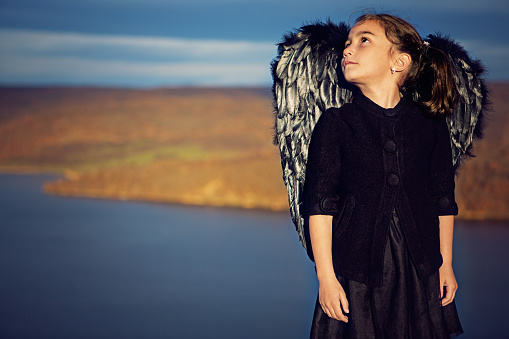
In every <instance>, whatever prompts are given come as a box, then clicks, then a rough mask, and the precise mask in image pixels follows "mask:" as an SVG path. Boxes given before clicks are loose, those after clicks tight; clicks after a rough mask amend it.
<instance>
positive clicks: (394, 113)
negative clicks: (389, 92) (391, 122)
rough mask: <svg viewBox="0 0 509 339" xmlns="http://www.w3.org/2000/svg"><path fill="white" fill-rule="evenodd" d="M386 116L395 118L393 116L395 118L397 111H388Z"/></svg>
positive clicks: (385, 113) (385, 112)
mask: <svg viewBox="0 0 509 339" xmlns="http://www.w3.org/2000/svg"><path fill="white" fill-rule="evenodd" d="M384 115H385V116H386V117H393V116H395V115H396V110H395V109H386V110H385V111H384Z"/></svg>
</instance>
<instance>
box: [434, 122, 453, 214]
mask: <svg viewBox="0 0 509 339" xmlns="http://www.w3.org/2000/svg"><path fill="white" fill-rule="evenodd" d="M430 160H431V161H430V171H431V187H432V192H431V193H432V199H433V203H434V204H435V208H436V211H437V212H438V215H457V214H458V205H457V204H456V201H455V198H454V167H453V164H452V150H451V140H450V135H449V130H448V128H447V123H446V119H445V117H443V118H441V119H440V121H439V122H438V126H437V128H436V134H435V146H434V148H433V151H432V154H431V159H430Z"/></svg>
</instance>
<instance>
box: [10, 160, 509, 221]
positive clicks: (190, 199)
mask: <svg viewBox="0 0 509 339" xmlns="http://www.w3.org/2000/svg"><path fill="white" fill-rule="evenodd" d="M70 172H71V173H72V171H70ZM0 175H48V176H55V179H54V180H51V181H46V182H44V184H43V185H42V186H41V189H42V191H43V192H44V194H47V195H53V196H58V197H62V198H75V199H80V198H81V199H94V200H109V201H119V202H122V201H126V202H144V203H155V204H164V205H179V206H189V207H205V208H206V207H211V208H221V209H223V208H224V209H235V210H249V211H261V212H273V213H289V207H288V205H287V206H286V207H281V206H278V207H276V208H274V207H272V208H271V207H269V206H267V205H264V204H256V203H252V202H250V203H242V202H240V203H238V201H241V199H239V200H235V199H230V200H229V201H234V200H235V201H237V203H228V202H225V201H226V200H225V199H223V200H222V201H221V198H216V199H214V198H211V197H206V196H197V195H195V196H185V197H183V198H182V197H173V198H172V197H171V196H159V197H158V196H149V195H145V196H142V195H137V194H130V193H128V192H108V191H107V190H101V189H96V190H94V189H88V190H87V189H80V188H76V187H72V186H71V187H69V188H58V187H57V188H56V189H55V188H52V185H55V184H56V183H58V181H59V180H65V182H67V183H72V179H70V178H69V177H71V176H72V174H70V175H69V174H66V173H62V172H61V171H60V172H59V171H48V170H41V169H36V168H28V167H26V168H22V169H21V170H14V169H13V168H9V169H6V168H1V167H0ZM486 214H487V212H483V211H481V212H476V211H469V210H465V211H463V212H461V210H460V214H459V215H458V216H456V219H457V220H461V221H488V222H507V221H509V217H508V218H504V217H500V218H497V217H495V218H493V217H492V218H490V217H486Z"/></svg>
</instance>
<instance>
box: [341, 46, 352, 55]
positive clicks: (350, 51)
mask: <svg viewBox="0 0 509 339" xmlns="http://www.w3.org/2000/svg"><path fill="white" fill-rule="evenodd" d="M352 52H353V51H352V49H351V48H350V46H348V47H346V48H345V49H344V50H343V57H346V56H348V55H352Z"/></svg>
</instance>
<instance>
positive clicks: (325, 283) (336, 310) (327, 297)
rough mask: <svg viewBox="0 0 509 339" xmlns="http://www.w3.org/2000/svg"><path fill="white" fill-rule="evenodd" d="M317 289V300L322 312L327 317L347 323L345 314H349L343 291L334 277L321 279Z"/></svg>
mask: <svg viewBox="0 0 509 339" xmlns="http://www.w3.org/2000/svg"><path fill="white" fill-rule="evenodd" d="M319 283H320V286H319V289H318V300H319V302H320V305H321V306H322V309H323V311H324V312H325V314H327V315H328V316H329V317H331V318H334V319H336V320H339V321H344V322H345V323H347V322H348V317H347V316H346V315H345V313H349V310H348V300H347V299H346V294H345V290H344V289H343V286H341V284H340V283H339V281H338V279H336V277H330V278H327V279H323V280H321V281H320V282H319Z"/></svg>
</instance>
